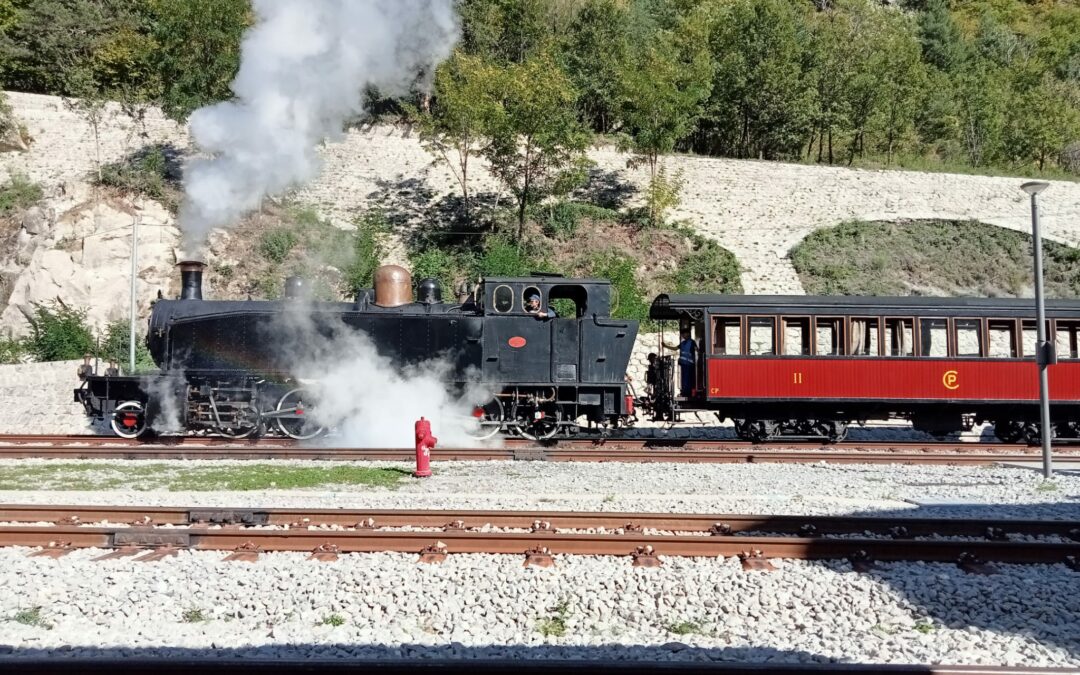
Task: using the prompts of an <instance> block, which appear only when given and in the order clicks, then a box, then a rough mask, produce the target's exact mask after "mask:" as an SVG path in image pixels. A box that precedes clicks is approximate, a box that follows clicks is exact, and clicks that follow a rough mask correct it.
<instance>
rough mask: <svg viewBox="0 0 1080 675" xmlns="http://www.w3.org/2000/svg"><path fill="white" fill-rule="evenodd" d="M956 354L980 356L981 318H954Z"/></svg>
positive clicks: (981, 353) (981, 351) (981, 352)
mask: <svg viewBox="0 0 1080 675" xmlns="http://www.w3.org/2000/svg"><path fill="white" fill-rule="evenodd" d="M955 323H956V355H957V356H982V355H983V350H982V319H957V320H956V322H955Z"/></svg>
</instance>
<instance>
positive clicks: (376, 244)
mask: <svg viewBox="0 0 1080 675" xmlns="http://www.w3.org/2000/svg"><path fill="white" fill-rule="evenodd" d="M388 227H389V225H388V223H387V221H386V217H385V215H384V214H383V213H382V212H381V211H369V212H368V213H366V214H364V215H363V216H362V217H361V218H360V219H359V220H358V221H357V222H356V232H355V233H354V235H353V237H354V239H353V242H352V247H351V248H352V260H350V261H349V264H348V265H347V266H346V268H345V270H344V271H345V280H344V284H345V289H344V291H345V293H346V294H350V293H355V292H356V290H357V289H358V288H371V287H372V286H373V285H374V282H375V270H376V269H378V268H379V265H380V264H381V263H382V254H383V248H382V245H381V244H380V241H379V240H380V238H381V236H382V234H383V233H384V232H385V231H386V230H387V229H388Z"/></svg>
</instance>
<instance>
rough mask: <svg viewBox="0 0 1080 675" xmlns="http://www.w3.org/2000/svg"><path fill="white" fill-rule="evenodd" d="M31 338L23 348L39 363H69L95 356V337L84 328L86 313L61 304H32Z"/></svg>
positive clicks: (88, 329) (85, 326)
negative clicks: (86, 355) (84, 356)
mask: <svg viewBox="0 0 1080 675" xmlns="http://www.w3.org/2000/svg"><path fill="white" fill-rule="evenodd" d="M30 330H31V332H30V336H29V337H27V338H26V341H25V346H26V350H27V352H29V353H30V354H31V355H33V357H34V358H35V359H36V360H38V361H68V360H72V359H80V358H82V356H83V355H84V354H92V353H93V352H94V336H93V334H92V333H91V332H90V328H89V326H87V325H86V312H85V311H83V310H76V309H72V308H70V307H68V306H67V305H64V304H63V303H61V302H53V303H50V305H49V306H45V305H41V304H37V303H35V304H34V316H33V317H31V319H30Z"/></svg>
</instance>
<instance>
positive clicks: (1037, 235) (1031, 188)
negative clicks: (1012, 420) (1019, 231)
mask: <svg viewBox="0 0 1080 675" xmlns="http://www.w3.org/2000/svg"><path fill="white" fill-rule="evenodd" d="M1024 187H1025V188H1028V189H1026V190H1025V191H1026V192H1028V194H1030V195H1031V237H1032V248H1033V249H1034V252H1035V316H1036V321H1037V322H1038V323H1037V324H1036V326H1035V331H1036V333H1035V334H1036V338H1037V340H1038V342H1039V344H1038V347H1036V352H1035V356H1036V362H1037V363H1038V366H1039V417H1040V422H1041V425H1040V435H1041V436H1042V455H1043V476H1044V477H1045V478H1050V477H1051V476H1052V475H1053V471H1054V469H1053V465H1052V462H1053V460H1052V455H1051V450H1050V434H1051V427H1050V384H1049V378H1048V374H1047V368H1048V367H1049V366H1050V364H1051V363H1054V362H1055V361H1056V358H1055V354H1054V352H1053V348H1054V347H1053V345H1052V344H1051V343H1050V342H1049V341H1048V340H1047V339H1046V338H1047V335H1046V304H1045V303H1044V301H1043V261H1042V233H1041V232H1040V231H1039V192H1042V190H1044V189H1045V188H1046V183H1042V184H1038V185H1032V184H1031V183H1025V184H1024Z"/></svg>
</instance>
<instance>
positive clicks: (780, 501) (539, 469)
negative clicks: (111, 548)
mask: <svg viewBox="0 0 1080 675" xmlns="http://www.w3.org/2000/svg"><path fill="white" fill-rule="evenodd" d="M50 462H51V463H52V465H55V466H60V464H61V463H59V462H56V461H55V460H3V461H0V467H3V466H11V465H15V466H26V467H32V468H35V469H40V467H42V466H48V465H50ZM93 464H94V465H95V466H99V465H100V466H109V467H135V468H138V467H142V468H145V467H146V466H147V464H146V463H145V462H138V461H126V460H101V461H95V462H94V463H93ZM259 464H261V465H272V466H298V465H303V464H304V463H303V462H297V461H278V462H259ZM314 464H315V465H317V466H320V467H326V466H330V465H331V464H333V463H328V462H318V463H314ZM364 464H365V466H384V467H397V468H405V469H407V468H408V465H406V464H401V463H392V462H369V463H364ZM154 465H155V466H158V467H161V471H162V472H171V471H183V470H184V469H187V468H191V467H206V466H210V467H226V466H233V465H236V466H250V465H251V463H245V462H239V461H237V462H229V461H187V462H180V461H176V462H154ZM308 465H312V463H308ZM434 471H435V475H434V476H432V477H431V478H426V479H415V478H411V477H406V478H404V479H403V480H402V481H401V483H400V484H399V485H398V486H397V487H395V488H372V487H367V486H361V485H346V486H329V487H321V488H315V489H309V490H289V491H285V490H254V491H243V492H167V491H164V490H152V491H144V492H141V491H133V490H110V491H40V490H23V491H0V501H3V502H8V503H15V502H20V503H52V504H57V503H72V504H112V505H129V504H130V505H138V504H148V505H152V504H160V505H184V506H188V505H190V506H250V507H259V506H261V507H266V508H269V507H275V506H277V507H285V506H288V507H322V508H427V509H443V508H445V509H450V508H455V509H516V510H605V511H681V512H688V513H775V514H807V515H811V514H813V515H829V514H836V515H839V514H858V513H867V514H873V515H879V516H886V517H979V518H994V517H1000V518H1056V519H1076V520H1080V475H1077V472H1076V471H1073V472H1062V473H1061V474H1059V475H1058V476H1056V477H1055V478H1054V480H1053V481H1051V482H1049V483H1047V482H1044V481H1043V479H1042V476H1041V474H1040V473H1038V472H1037V471H1031V470H1026V469H1017V468H1008V467H948V466H904V465H852V464H846V465H845V464H827V463H815V464H626V463H552V462H439V463H437V464H435V465H434Z"/></svg>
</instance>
